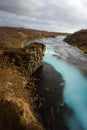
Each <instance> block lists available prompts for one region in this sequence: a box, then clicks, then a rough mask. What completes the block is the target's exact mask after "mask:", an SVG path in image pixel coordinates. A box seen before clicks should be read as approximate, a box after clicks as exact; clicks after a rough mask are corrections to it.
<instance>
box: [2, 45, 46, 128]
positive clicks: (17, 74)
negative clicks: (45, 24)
mask: <svg viewBox="0 0 87 130" xmlns="http://www.w3.org/2000/svg"><path fill="white" fill-rule="evenodd" d="M44 52H45V46H44V45H43V44H41V43H31V44H30V45H29V46H27V47H25V48H18V49H15V48H13V49H12V48H11V49H10V48H9V49H7V50H1V51H0V130H43V129H44V128H43V127H42V125H41V123H40V121H38V120H40V119H39V116H38V115H37V114H36V113H35V112H34V107H35V106H34V105H33V102H34V101H36V100H37V98H38V95H35V94H34V93H35V91H36V88H35V82H36V79H35V78H33V77H32V73H34V72H35V71H36V70H37V69H38V68H39V67H41V66H42V65H43V56H44Z"/></svg>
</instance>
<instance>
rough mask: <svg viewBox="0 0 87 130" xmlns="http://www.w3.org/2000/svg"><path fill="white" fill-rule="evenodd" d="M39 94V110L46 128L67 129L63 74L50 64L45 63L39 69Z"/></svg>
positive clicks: (51, 129)
mask: <svg viewBox="0 0 87 130" xmlns="http://www.w3.org/2000/svg"><path fill="white" fill-rule="evenodd" d="M37 73H38V76H39V79H40V80H39V82H38V87H37V89H38V90H37V91H38V95H39V102H38V105H37V108H38V109H37V111H38V112H39V114H40V116H41V119H42V122H43V124H44V126H45V128H46V130H58V129H59V130H67V128H66V126H65V124H64V121H63V113H64V111H65V108H64V107H65V106H64V102H63V86H64V81H63V80H62V77H61V75H60V74H59V73H58V72H56V71H55V70H54V68H53V67H52V66H51V65H49V64H46V63H45V64H44V66H43V67H42V68H40V69H39V70H38V71H37Z"/></svg>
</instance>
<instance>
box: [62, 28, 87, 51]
mask: <svg viewBox="0 0 87 130" xmlns="http://www.w3.org/2000/svg"><path fill="white" fill-rule="evenodd" d="M64 41H65V42H68V43H70V44H71V45H74V46H77V47H78V48H80V49H81V50H83V51H84V52H85V53H87V29H85V30H80V31H78V32H75V33H74V34H72V35H69V36H67V37H66V38H65V39H64Z"/></svg>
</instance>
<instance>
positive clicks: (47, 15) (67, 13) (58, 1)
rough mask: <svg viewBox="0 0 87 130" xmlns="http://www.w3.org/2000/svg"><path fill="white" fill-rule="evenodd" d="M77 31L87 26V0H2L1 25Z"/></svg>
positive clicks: (0, 1)
mask: <svg viewBox="0 0 87 130" xmlns="http://www.w3.org/2000/svg"><path fill="white" fill-rule="evenodd" d="M4 25H5V26H17V27H27V28H33V29H42V30H47V31H58V32H74V31H77V30H79V29H84V28H87V0H0V26H4Z"/></svg>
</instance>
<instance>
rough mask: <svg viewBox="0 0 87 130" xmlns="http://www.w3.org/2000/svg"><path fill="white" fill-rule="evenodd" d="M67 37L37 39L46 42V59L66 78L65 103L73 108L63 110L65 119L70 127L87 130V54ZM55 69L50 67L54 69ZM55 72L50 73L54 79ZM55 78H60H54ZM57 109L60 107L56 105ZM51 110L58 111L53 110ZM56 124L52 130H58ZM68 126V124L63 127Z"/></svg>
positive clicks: (71, 129) (63, 97)
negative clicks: (71, 43)
mask: <svg viewBox="0 0 87 130" xmlns="http://www.w3.org/2000/svg"><path fill="white" fill-rule="evenodd" d="M63 39H64V37H63V36H60V37H57V38H50V39H49V38H48V39H41V40H37V41H36V42H41V43H43V44H45V45H46V53H45V56H44V62H45V63H48V64H50V65H51V66H52V67H53V68H52V69H55V71H56V72H57V73H60V74H61V76H62V79H63V81H64V88H62V93H61V94H62V99H63V102H62V107H64V104H66V105H67V107H68V108H69V109H70V111H71V112H69V113H68V112H66V113H63V114H64V116H63V119H65V123H66V124H67V127H68V129H69V130H87V78H86V77H87V55H86V54H84V52H82V51H81V50H79V49H78V48H76V47H72V46H70V45H69V44H67V43H65V42H63ZM27 44H28V43H26V45H27ZM45 65H46V64H45ZM48 68H49V67H48ZM46 69H47V68H46ZM52 69H51V70H52ZM51 70H49V71H50V72H52V71H51ZM43 74H44V73H43ZM45 75H46V73H45ZM55 76H56V74H55V73H52V76H51V77H50V78H52V79H50V80H51V81H52V82H53V77H55ZM46 77H47V76H46ZM47 81H48V80H46V82H47ZM55 82H56V80H55V78H54V83H55ZM56 83H57V82H56ZM52 84H53V83H52ZM60 84H61V83H60ZM50 85H51V82H50ZM58 86H59V84H58ZM54 88H55V87H54ZM48 90H49V88H48ZM55 91H56V90H55ZM44 94H45V93H44ZM50 94H53V93H50ZM56 94H57V93H56ZM58 96H59V95H58ZM51 98H52V96H51ZM56 100H57V97H56ZM60 104H61V103H60ZM55 110H56V111H57V109H56V108H55ZM51 111H52V113H54V112H53V110H51ZM55 115H56V114H55ZM61 120H62V119H61ZM48 123H49V121H48ZM56 127H57V126H56ZM56 127H55V128H52V129H51V128H50V129H49V130H57V129H58V128H56ZM65 129H66V128H65V127H64V128H62V129H61V130H65Z"/></svg>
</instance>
